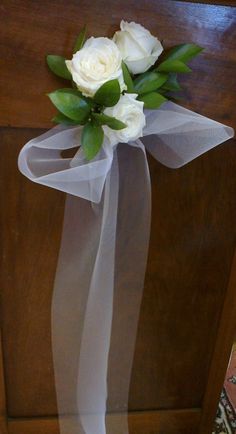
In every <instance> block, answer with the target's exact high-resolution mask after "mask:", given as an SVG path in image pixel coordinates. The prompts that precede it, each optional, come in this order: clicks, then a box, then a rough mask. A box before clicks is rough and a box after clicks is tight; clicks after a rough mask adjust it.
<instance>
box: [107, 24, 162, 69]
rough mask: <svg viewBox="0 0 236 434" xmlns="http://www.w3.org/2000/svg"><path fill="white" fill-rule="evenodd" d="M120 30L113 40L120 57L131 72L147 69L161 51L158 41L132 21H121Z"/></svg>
mask: <svg viewBox="0 0 236 434" xmlns="http://www.w3.org/2000/svg"><path fill="white" fill-rule="evenodd" d="M120 28H121V30H120V31H118V32H116V33H115V35H114V37H113V40H114V41H115V43H116V45H117V47H118V48H119V50H120V52H121V55H122V58H123V60H124V62H125V63H126V65H127V66H128V69H129V71H130V72H131V73H132V74H140V73H142V72H145V71H147V70H148V69H149V68H150V67H151V66H152V65H154V63H155V62H156V60H157V59H158V57H159V56H160V54H161V53H162V51H163V47H162V45H161V43H160V41H159V40H158V39H157V38H155V37H154V36H152V35H151V33H150V32H149V30H147V29H145V27H143V26H141V25H140V24H136V23H134V22H131V23H127V22H126V21H121V23H120Z"/></svg>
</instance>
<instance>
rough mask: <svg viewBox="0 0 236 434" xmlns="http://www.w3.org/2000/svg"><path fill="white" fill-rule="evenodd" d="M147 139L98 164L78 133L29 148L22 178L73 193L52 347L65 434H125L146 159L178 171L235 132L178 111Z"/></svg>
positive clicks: (146, 203) (108, 151)
mask: <svg viewBox="0 0 236 434" xmlns="http://www.w3.org/2000/svg"><path fill="white" fill-rule="evenodd" d="M146 122H147V125H146V128H145V130H144V137H142V138H141V139H138V140H137V141H135V142H132V143H128V144H127V143H126V144H119V146H115V147H113V148H112V147H111V146H110V145H109V142H108V141H107V140H105V143H104V146H103V149H102V150H101V151H100V153H99V154H98V155H97V156H96V157H95V159H94V160H92V161H90V162H88V161H86V160H84V158H83V153H82V152H81V150H80V149H79V150H78V152H77V153H76V154H75V156H74V157H71V158H63V157H62V155H61V153H62V151H63V150H66V149H71V148H76V147H77V146H79V144H80V136H81V128H80V127H72V128H69V127H61V126H60V127H55V128H53V129H52V130H50V131H48V132H47V133H46V134H43V135H41V136H40V137H38V138H36V139H33V140H31V141H30V142H28V143H27V144H26V145H25V146H24V147H23V149H22V151H21V152H20V155H19V169H20V171H21V172H22V173H23V174H24V175H25V176H27V177H28V178H29V179H30V180H31V181H34V182H37V183H39V184H43V185H46V186H49V187H52V188H55V189H58V190H61V191H64V192H66V193H68V195H67V199H66V206H65V217H64V223H63V231H62V239H61V247H60V253H59V259H58V264H57V270H56V276H55V283H54V291H53V301H52V347H53V357H54V370H55V381H56V391H57V400H58V413H59V421H60V431H61V434H82V433H83V434H118V433H119V434H127V433H128V431H129V430H128V418H127V414H128V395H129V383H130V376H131V370H132V361H133V355H134V347H135V339H136V332H137V324H138V318H139V309H140V303H141V298H142V291H143V285H144V277H145V269H146V262H147V254H148V244H149V233H150V219H151V184H150V176H149V169H148V164H147V157H146V150H148V152H150V153H151V154H152V155H153V156H154V158H156V159H157V160H159V161H160V162H161V163H162V164H164V165H166V166H168V167H171V168H178V167H181V166H182V165H184V164H186V163H187V162H189V161H191V160H192V159H194V158H196V157H198V156H199V155H201V154H203V153H204V152H206V151H208V150H209V149H211V148H214V147H215V146H217V145H218V144H220V143H222V142H224V141H226V140H228V139H229V138H231V137H233V130H232V128H230V127H227V126H225V125H223V124H220V123H218V122H215V121H213V120H210V119H208V118H206V117H203V116H200V115H199V114H196V113H194V112H191V111H189V110H186V109H184V108H182V107H180V106H178V105H176V104H173V103H171V102H167V103H166V104H164V105H163V106H162V107H161V108H160V109H159V110H155V111H147V112H146Z"/></svg>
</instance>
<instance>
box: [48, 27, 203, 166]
mask: <svg viewBox="0 0 236 434" xmlns="http://www.w3.org/2000/svg"><path fill="white" fill-rule="evenodd" d="M85 41H86V27H84V28H83V29H82V31H81V32H80V34H79V35H78V37H77V39H76V42H75V46H74V50H73V53H76V52H77V51H79V50H81V48H82V47H83V45H84V43H85ZM201 51H202V48H201V47H199V46H198V45H195V44H181V45H177V46H175V47H173V48H171V49H170V50H169V51H168V52H166V53H164V55H162V56H161V57H162V60H161V62H158V63H157V64H156V65H154V67H152V68H151V69H150V70H149V71H147V72H145V73H143V74H139V75H137V76H132V75H131V74H130V72H129V69H128V67H127V65H126V64H125V63H124V62H122V72H123V78H124V82H125V85H126V91H125V92H126V93H136V94H138V100H140V101H143V102H144V107H145V108H147V109H157V108H159V107H160V106H161V105H162V104H163V103H164V102H166V101H167V100H168V99H171V97H172V95H171V94H170V93H172V92H178V91H180V90H181V86H180V85H179V82H178V78H177V74H178V73H189V72H191V69H190V68H189V66H188V65H187V63H188V62H189V61H190V60H191V59H192V58H193V57H194V56H196V55H198V54H199V53H200V52H201ZM46 61H47V64H48V67H49V69H50V70H51V71H52V72H53V73H54V74H55V75H57V76H58V77H60V78H63V79H65V80H69V81H70V82H71V88H70V87H66V88H62V89H58V90H56V91H54V92H51V93H49V94H48V97H49V98H50V100H51V102H52V103H53V104H54V106H55V107H56V108H57V110H58V114H57V115H56V116H55V117H54V118H53V119H52V120H53V122H55V123H59V124H60V123H62V124H65V125H71V126H77V125H82V126H83V131H82V143H81V144H82V148H83V151H84V154H85V157H86V158H87V159H88V160H91V159H93V158H94V157H95V156H96V155H97V153H98V152H99V150H100V149H101V146H102V144H103V140H104V131H103V128H102V127H103V126H104V125H105V126H107V127H109V128H111V129H113V130H120V129H124V128H126V124H125V123H123V122H121V121H120V120H119V119H116V118H114V117H111V116H107V115H106V114H105V113H104V109H105V108H106V107H112V106H114V105H116V104H117V103H118V101H119V99H120V96H121V94H122V93H121V88H120V84H119V81H118V80H110V81H108V82H106V83H105V84H103V85H102V86H101V87H100V88H99V89H98V90H97V92H96V93H95V95H94V96H93V98H88V97H86V96H84V95H83V94H82V93H81V92H80V91H79V89H78V88H77V86H76V84H75V83H74V82H73V79H72V75H71V73H70V71H69V70H68V68H67V65H66V59H65V58H64V57H63V56H58V55H52V54H50V55H48V56H47V57H46Z"/></svg>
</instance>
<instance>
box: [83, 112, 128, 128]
mask: <svg viewBox="0 0 236 434" xmlns="http://www.w3.org/2000/svg"><path fill="white" fill-rule="evenodd" d="M92 116H93V118H94V119H95V120H96V122H97V123H99V124H100V125H107V126H108V127H110V128H111V129H112V130H123V129H124V128H126V127H127V125H126V124H124V122H121V121H119V119H116V118H113V117H112V116H107V115H105V114H104V113H93V115H92Z"/></svg>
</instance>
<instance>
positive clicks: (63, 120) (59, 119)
mask: <svg viewBox="0 0 236 434" xmlns="http://www.w3.org/2000/svg"><path fill="white" fill-rule="evenodd" d="M52 122H55V124H65V125H78V122H77V121H73V120H72V119H70V118H68V117H67V116H65V115H63V113H58V114H57V115H56V116H54V118H52Z"/></svg>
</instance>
